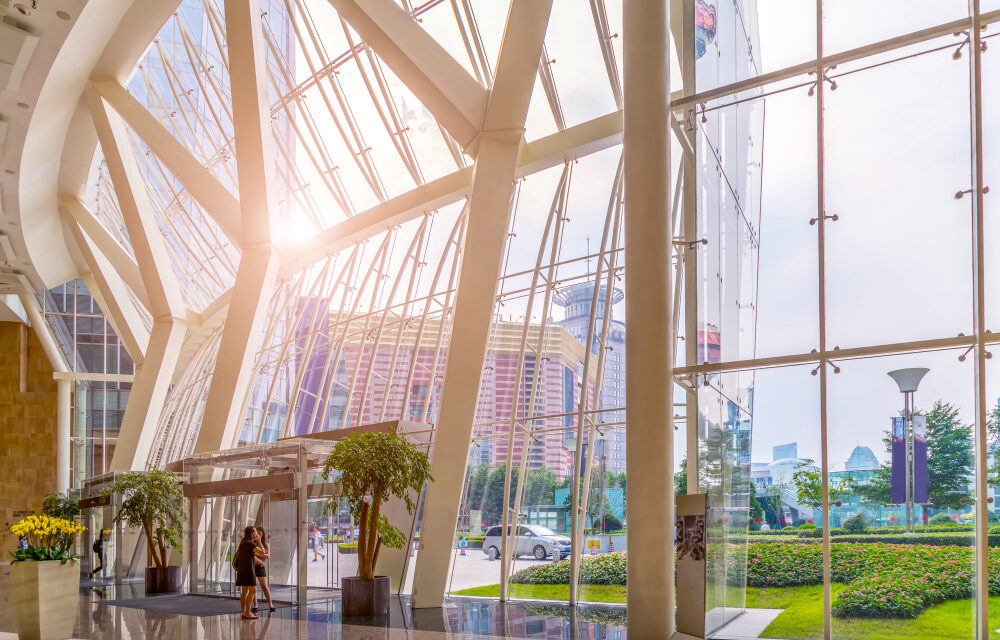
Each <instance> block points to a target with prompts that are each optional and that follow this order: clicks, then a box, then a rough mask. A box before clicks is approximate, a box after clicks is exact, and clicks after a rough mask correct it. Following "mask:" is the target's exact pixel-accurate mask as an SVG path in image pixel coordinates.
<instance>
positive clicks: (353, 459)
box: [323, 433, 433, 580]
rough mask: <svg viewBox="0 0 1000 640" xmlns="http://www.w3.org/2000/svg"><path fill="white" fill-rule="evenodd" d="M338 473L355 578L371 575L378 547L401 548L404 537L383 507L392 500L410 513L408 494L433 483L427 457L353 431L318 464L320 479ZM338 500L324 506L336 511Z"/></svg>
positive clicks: (381, 436) (400, 443)
mask: <svg viewBox="0 0 1000 640" xmlns="http://www.w3.org/2000/svg"><path fill="white" fill-rule="evenodd" d="M338 472H339V474H340V478H339V480H340V485H341V496H340V498H346V500H347V505H348V508H349V509H350V511H351V517H352V518H353V519H354V521H355V522H357V523H358V540H357V545H358V577H360V578H365V579H368V580H370V579H372V578H374V577H375V565H376V563H377V562H378V554H379V551H380V550H381V549H382V547H383V546H387V547H389V548H391V549H399V548H402V547H403V545H405V544H406V537H405V536H404V535H403V533H402V532H401V531H400V530H399V529H397V528H396V527H395V526H393V525H392V523H390V522H389V520H388V518H386V517H385V516H384V515H382V513H381V511H382V506H383V505H384V504H385V503H386V502H387V501H389V500H391V499H393V498H397V499H400V500H403V502H404V503H405V504H406V510H407V512H408V513H411V514H412V513H413V511H414V509H416V504H414V502H413V497H412V496H413V495H414V494H417V493H419V492H420V490H421V489H423V486H424V484H425V483H426V482H428V481H433V478H432V477H431V473H430V463H429V462H428V460H427V454H426V453H423V452H422V451H417V449H416V447H414V446H413V444H412V443H411V442H410V441H409V440H407V439H406V438H403V437H401V436H399V435H396V434H394V433H356V434H352V435H349V436H347V437H345V438H344V439H342V440H340V441H339V442H337V444H335V445H334V447H333V450H332V451H330V455H328V456H327V458H326V461H325V462H324V464H323V478H324V479H331V478H332V477H333V476H334V475H336V474H337V473H338ZM337 501H338V498H331V499H330V501H328V504H329V505H330V507H331V508H333V507H335V506H336V504H337Z"/></svg>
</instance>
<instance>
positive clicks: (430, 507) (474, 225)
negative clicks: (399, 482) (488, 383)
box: [411, 0, 552, 608]
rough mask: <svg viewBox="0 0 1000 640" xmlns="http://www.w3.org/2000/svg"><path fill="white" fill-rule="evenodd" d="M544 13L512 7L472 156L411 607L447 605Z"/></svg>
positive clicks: (519, 0)
mask: <svg viewBox="0 0 1000 640" xmlns="http://www.w3.org/2000/svg"><path fill="white" fill-rule="evenodd" d="M551 8H552V0H513V1H512V2H511V5H510V10H509V12H508V15H507V26H506V28H505V31H504V37H503V43H502V45H501V48H500V56H499V59H498V62H497V70H496V75H495V76H494V81H493V89H492V90H491V92H490V97H489V102H488V105H487V108H486V113H485V116H484V118H483V127H482V131H481V132H480V133H479V135H478V136H477V137H476V141H475V142H476V144H477V147H478V154H477V155H476V164H475V168H474V174H473V179H472V193H471V196H470V198H469V223H468V229H467V232H466V237H465V248H466V250H465V252H464V254H463V257H462V268H461V273H460V275H459V284H458V295H457V296H456V298H455V307H454V325H453V328H452V337H451V344H450V346H449V349H448V364H447V366H446V371H445V377H444V379H445V382H444V386H443V388H442V392H441V405H440V410H439V419H438V424H437V431H436V433H435V435H434V455H433V459H432V461H431V474H432V475H433V476H434V478H435V482H433V483H431V484H430V485H429V486H428V487H427V490H426V498H425V501H424V516H423V525H422V530H421V536H420V548H421V551H420V553H419V555H417V565H416V570H415V573H414V579H413V598H412V600H411V604H412V606H413V607H414V608H426V607H440V606H441V604H442V602H443V598H444V591H445V585H446V584H447V577H448V570H449V568H450V559H451V549H452V540H453V538H454V535H455V523H456V521H457V519H458V511H459V506H460V502H461V497H462V485H463V479H464V476H465V466H466V465H465V464H461V463H460V464H456V462H457V461H465V460H467V459H468V456H469V447H470V445H471V442H472V424H473V422H475V417H476V406H477V403H478V397H479V384H480V380H481V378H482V373H483V360H484V359H485V357H486V348H487V345H488V342H489V334H490V320H491V318H492V315H493V306H494V302H495V299H496V287H497V282H498V280H499V277H500V269H501V265H502V258H503V254H504V247H505V246H506V239H507V231H508V227H509V220H510V212H511V196H512V195H513V191H514V174H515V170H516V168H517V158H518V151H519V148H520V145H521V143H522V141H523V137H524V121H525V118H526V117H527V113H528V102H529V100H530V98H531V90H532V87H533V85H534V82H535V74H536V73H537V71H538V64H539V58H540V56H541V52H542V42H543V40H544V38H545V31H546V28H547V27H548V21H549V13H550V11H551ZM505 520H506V518H505Z"/></svg>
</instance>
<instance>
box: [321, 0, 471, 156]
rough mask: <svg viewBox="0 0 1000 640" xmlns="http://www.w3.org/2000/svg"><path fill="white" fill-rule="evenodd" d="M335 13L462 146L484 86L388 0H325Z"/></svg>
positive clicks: (468, 137) (466, 137)
mask: <svg viewBox="0 0 1000 640" xmlns="http://www.w3.org/2000/svg"><path fill="white" fill-rule="evenodd" d="M330 4H332V5H333V6H334V8H335V9H336V10H337V12H338V13H340V16H341V17H342V18H344V20H346V21H347V23H348V24H350V25H351V27H352V28H353V29H354V30H355V31H357V32H358V34H359V35H360V36H361V37H362V38H363V39H364V41H365V43H366V44H368V45H369V46H370V47H372V49H374V50H375V53H377V54H378V55H379V57H380V58H382V60H383V61H384V62H385V63H386V64H387V65H388V66H389V68H390V69H392V71H393V73H395V74H396V75H397V76H398V77H399V79H400V80H402V81H403V84H405V85H406V86H407V87H408V88H409V89H410V91H412V92H413V94H414V95H415V96H417V98H418V99H419V100H420V101H421V102H422V103H423V104H424V106H425V107H427V109H428V110H429V111H430V112H431V114H432V115H433V116H434V118H435V119H436V120H437V122H438V123H439V124H440V125H441V126H442V127H444V128H445V130H447V131H448V133H450V134H451V135H452V136H453V137H454V138H455V140H457V141H458V143H459V144H460V145H462V147H463V148H464V147H466V146H467V145H468V144H469V143H470V142H472V141H473V139H475V137H476V135H477V134H478V133H479V124H480V122H481V121H482V118H483V112H484V109H485V106H486V90H485V89H483V87H482V85H480V84H479V83H478V82H476V80H475V78H473V77H472V76H471V75H469V72H468V71H466V70H465V67H463V66H462V65H461V64H459V63H458V61H456V60H455V58H453V57H452V56H451V54H450V53H448V52H447V51H446V50H445V49H444V47H442V46H441V45H440V44H438V42H437V41H436V40H434V38H432V37H431V36H430V35H429V34H428V33H427V32H426V31H424V30H423V29H422V28H421V27H420V25H418V24H417V23H416V22H414V20H413V18H412V17H410V15H409V14H407V13H406V11H405V10H403V8H402V7H400V6H399V5H398V4H396V3H395V2H393V1H392V0H330Z"/></svg>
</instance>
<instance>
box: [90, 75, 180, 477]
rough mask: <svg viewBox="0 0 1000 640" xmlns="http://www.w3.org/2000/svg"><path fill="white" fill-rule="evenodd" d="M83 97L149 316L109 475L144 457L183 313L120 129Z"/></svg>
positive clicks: (103, 108)
mask: <svg viewBox="0 0 1000 640" xmlns="http://www.w3.org/2000/svg"><path fill="white" fill-rule="evenodd" d="M85 98H86V101H87V106H88V107H89V108H90V114H91V117H92V118H93V120H94V126H95V127H96V128H97V137H98V139H99V140H100V142H101V150H102V151H103V152H104V159H105V161H106V162H107V165H108V173H109V174H110V175H111V182H112V183H113V184H114V188H115V195H116V196H117V198H118V204H119V207H120V208H121V212H122V218H123V220H124V221H125V228H126V229H127V230H128V235H129V240H130V241H131V242H132V250H133V251H134V252H135V256H136V262H137V263H138V265H139V272H140V274H141V275H142V282H143V284H144V285H145V288H146V294H147V295H148V296H149V305H150V308H149V311H150V313H151V314H152V315H153V329H152V331H151V332H150V335H149V344H148V346H147V347H146V352H145V357H144V358H143V360H142V364H141V365H136V373H135V381H134V382H133V384H132V389H131V391H130V393H129V401H128V405H127V406H126V407H125V415H124V416H123V417H122V426H121V431H120V433H119V436H118V443H117V446H116V447H115V454H114V457H113V458H112V459H111V467H110V468H111V470H112V471H124V470H129V469H142V468H144V467H145V465H146V460H147V459H148V458H149V451H150V447H151V446H152V443H153V436H154V434H155V431H156V425H157V423H158V422H159V420H160V414H161V413H162V409H163V402H164V400H165V399H166V396H167V391H168V390H169V388H170V379H171V376H172V375H173V372H174V366H175V365H176V364H177V357H178V355H179V354H180V349H181V344H182V343H183V341H184V334H185V331H186V327H185V324H184V317H185V315H186V313H187V309H186V307H185V305H184V301H183V299H182V298H181V293H180V288H179V286H178V284H177V279H176V278H175V277H174V273H173V266H172V264H171V262H170V256H169V254H168V253H167V248H166V244H165V242H164V240H163V235H162V234H161V233H160V229H159V226H158V225H157V223H156V217H155V215H154V213H153V207H152V203H151V202H150V201H149V194H148V193H147V192H146V186H145V182H144V181H143V177H142V172H141V169H140V167H139V164H138V162H137V161H136V158H135V155H134V152H133V149H132V142H131V140H130V139H129V136H128V132H127V130H126V128H125V124H124V123H123V122H122V120H121V118H120V117H119V116H118V114H116V113H114V112H113V111H111V110H109V109H108V108H107V105H106V104H105V103H104V100H103V99H102V98H101V96H100V94H98V93H97V92H96V91H95V90H94V89H89V90H88V91H87V92H86V95H85Z"/></svg>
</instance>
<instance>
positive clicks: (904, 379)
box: [888, 367, 930, 534]
mask: <svg viewBox="0 0 1000 640" xmlns="http://www.w3.org/2000/svg"><path fill="white" fill-rule="evenodd" d="M928 371H930V369H926V368H924V367H913V368H910V369H896V370H895V371H890V372H889V374H888V375H889V377H890V378H892V379H893V380H894V381H895V382H896V386H898V387H899V392H900V393H902V394H903V420H904V421H905V422H906V533H908V534H912V533H914V526H913V520H914V517H915V515H916V514H915V511H916V510H915V509H914V505H913V476H914V468H913V458H914V456H913V394H914V393H915V392H916V391H917V387H918V386H919V385H920V381H921V380H922V379H923V377H924V376H925V375H927V372H928Z"/></svg>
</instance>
